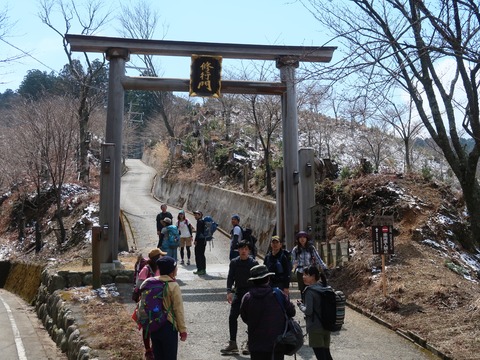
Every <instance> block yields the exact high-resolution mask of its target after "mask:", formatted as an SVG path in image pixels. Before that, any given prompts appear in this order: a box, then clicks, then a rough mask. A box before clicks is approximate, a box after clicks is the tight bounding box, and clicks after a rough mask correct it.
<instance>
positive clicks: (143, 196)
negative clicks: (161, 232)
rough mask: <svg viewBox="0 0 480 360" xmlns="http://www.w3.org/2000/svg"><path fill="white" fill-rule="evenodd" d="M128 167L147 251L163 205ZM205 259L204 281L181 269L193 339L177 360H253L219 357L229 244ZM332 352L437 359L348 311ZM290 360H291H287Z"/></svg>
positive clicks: (305, 354) (142, 170)
mask: <svg viewBox="0 0 480 360" xmlns="http://www.w3.org/2000/svg"><path fill="white" fill-rule="evenodd" d="M127 166H128V168H129V171H128V172H127V174H126V175H124V176H123V178H122V190H121V192H122V196H121V207H122V209H123V210H124V211H125V213H126V214H127V216H128V219H129V223H130V224H131V226H132V228H133V234H134V235H135V237H136V243H137V247H138V249H139V250H140V251H145V250H147V249H150V248H151V247H152V245H153V246H154V245H156V229H155V216H156V214H157V213H158V212H159V211H160V210H159V209H160V203H159V202H158V201H156V200H155V199H153V198H152V197H151V194H150V189H151V185H152V181H153V177H154V175H155V172H154V170H153V169H151V168H149V167H148V166H146V165H144V164H143V163H142V162H141V161H140V160H127ZM169 210H170V211H171V212H172V214H173V215H174V216H176V215H177V213H178V209H176V208H174V207H172V206H169ZM185 210H187V209H185ZM188 210H194V209H188ZM187 217H188V218H189V219H190V220H193V216H192V215H191V214H187ZM206 256H207V275H206V276H202V277H198V276H195V275H193V273H192V270H194V269H195V266H194V265H191V266H189V267H186V266H180V268H179V273H178V282H179V283H180V285H181V289H182V295H183V299H184V305H185V312H186V318H187V319H186V320H187V328H188V333H189V335H188V339H187V341H186V342H184V343H182V342H180V345H179V357H178V358H179V359H182V360H183V359H185V360H213V359H248V358H249V356H245V355H241V354H240V355H237V356H221V355H220V351H219V350H220V349H221V348H222V347H223V346H224V345H225V344H226V342H227V340H228V324H227V323H228V312H229V305H228V303H227V301H226V291H225V286H226V277H227V272H228V265H227V264H228V238H227V237H226V236H224V235H223V234H221V233H219V232H218V231H217V233H216V237H215V240H214V246H213V247H212V248H210V249H209V248H207V251H206ZM293 288H294V289H295V285H294V286H293ZM119 290H120V292H121V293H122V294H123V295H124V296H125V298H126V299H129V297H130V290H131V287H130V286H124V287H120V288H119ZM291 297H292V299H293V300H295V299H298V298H299V297H300V296H299V293H298V291H297V290H293V291H292V292H291ZM133 306H134V305H133V304H132V303H130V304H128V305H127V307H128V308H129V311H133ZM296 318H297V320H299V321H300V323H301V324H302V326H303V327H304V326H305V324H304V321H303V318H302V316H301V312H300V311H297V316H296ZM245 331H246V326H245V325H244V324H243V322H242V321H241V320H239V331H238V339H237V341H238V342H242V341H243V340H245V339H246V332H245ZM139 336H140V334H139ZM139 351H141V349H140V350H139ZM331 352H332V356H333V358H334V359H335V360H352V359H369V360H377V359H378V360H385V359H395V360H397V359H398V360H421V359H437V357H435V356H433V355H431V354H430V353H427V352H426V351H424V350H422V349H421V348H419V347H418V346H416V345H415V344H413V343H411V342H410V341H408V340H406V339H404V338H402V337H400V336H399V335H397V334H396V333H395V332H393V331H391V330H388V329H386V328H385V327H383V326H381V325H379V324H377V323H375V322H374V321H372V320H370V319H368V318H366V317H364V316H362V315H360V314H358V313H356V312H354V311H353V310H351V309H348V308H347V310H346V323H345V325H344V326H343V328H342V330H341V331H340V332H338V333H335V334H333V335H332V344H331ZM288 358H293V357H286V359H288ZM297 359H299V360H301V359H314V355H313V352H312V350H311V348H309V347H308V346H304V347H303V348H302V349H301V350H300V352H299V353H298V354H297Z"/></svg>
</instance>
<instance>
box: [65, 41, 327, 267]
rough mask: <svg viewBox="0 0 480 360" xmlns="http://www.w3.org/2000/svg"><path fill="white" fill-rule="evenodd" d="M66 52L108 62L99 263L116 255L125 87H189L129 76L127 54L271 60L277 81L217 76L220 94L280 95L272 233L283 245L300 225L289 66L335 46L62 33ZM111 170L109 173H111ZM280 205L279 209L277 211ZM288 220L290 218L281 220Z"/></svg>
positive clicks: (318, 58) (320, 58) (320, 57)
mask: <svg viewBox="0 0 480 360" xmlns="http://www.w3.org/2000/svg"><path fill="white" fill-rule="evenodd" d="M65 37H66V40H67V42H68V43H69V44H70V49H71V50H72V51H81V52H96V53H103V54H105V56H106V58H107V60H109V61H110V67H109V85H108V108H107V125H106V136H105V144H104V147H103V150H104V151H102V176H101V189H100V226H101V228H102V234H103V238H104V239H106V241H107V244H105V245H106V246H102V248H101V250H100V251H101V254H100V258H101V259H100V262H101V263H102V264H109V263H113V262H114V261H117V260H118V239H119V219H120V181H121V166H120V164H121V163H122V126H123V114H124V93H125V90H156V91H186V92H188V91H189V83H190V80H189V79H162V78H154V77H143V76H142V77H130V76H126V75H125V63H126V62H127V61H129V58H130V55H131V54H140V55H163V56H186V57H191V56H192V55H194V54H196V55H211V56H221V57H222V58H230V59H248V60H272V61H276V66H277V68H279V69H280V79H281V82H279V83H278V82H257V81H232V80H222V83H221V87H222V92H223V93H234V94H265V95H280V96H281V100H282V132H283V159H284V168H283V190H284V191H283V197H282V198H281V199H278V198H277V232H278V234H279V235H280V236H282V237H284V238H285V240H286V244H287V246H288V247H289V248H291V247H292V245H293V241H294V240H293V239H294V238H295V231H298V230H299V229H302V228H303V225H304V223H303V219H302V217H301V216H300V209H299V208H300V206H299V198H298V190H299V189H298V184H299V174H300V171H299V157H298V118H297V97H296V89H295V69H296V68H297V67H298V65H299V62H300V61H304V62H330V61H331V59H332V56H333V52H334V51H335V49H336V47H313V46H309V47H307V46H280V45H241V44H224V43H201V42H183V41H165V40H143V39H124V38H114V37H98V36H86V35H71V34H67V35H66V36H65ZM112 174H113V176H112ZM278 209H280V212H279V210H278ZM282 219H291V220H293V221H282Z"/></svg>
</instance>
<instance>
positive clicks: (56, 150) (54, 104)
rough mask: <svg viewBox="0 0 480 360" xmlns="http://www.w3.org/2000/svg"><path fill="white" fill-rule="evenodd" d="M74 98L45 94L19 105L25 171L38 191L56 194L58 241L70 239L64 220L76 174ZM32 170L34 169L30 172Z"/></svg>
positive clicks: (20, 151)
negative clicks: (66, 191) (66, 190)
mask: <svg viewBox="0 0 480 360" xmlns="http://www.w3.org/2000/svg"><path fill="white" fill-rule="evenodd" d="M74 103H75V102H74V101H73V100H72V99H67V98H63V97H59V98H55V97H50V98H44V99H42V100H41V101H39V102H35V103H33V102H28V103H25V105H24V106H23V107H21V108H20V109H19V113H18V117H19V120H20V122H21V125H20V126H19V127H18V128H17V129H16V130H17V131H16V132H15V133H16V136H17V138H18V140H19V144H20V146H19V149H18V150H19V154H20V158H21V159H22V163H23V166H24V172H25V174H29V176H31V179H32V181H33V182H34V183H35V185H36V188H37V193H38V194H40V192H41V191H42V190H45V186H47V184H48V186H49V187H50V186H51V190H52V192H53V194H54V198H55V208H56V210H55V214H54V218H55V220H56V221H57V224H58V226H59V231H60V236H59V237H58V243H59V244H61V243H63V242H64V241H65V239H66V230H65V226H64V224H63V210H64V209H63V204H62V188H63V185H64V183H65V180H66V179H67V178H69V176H72V175H73V174H74V172H75V171H74V152H75V144H76V134H77V131H76V128H77V123H78V121H77V114H76V110H75V108H74V107H73V106H72V104H74ZM30 172H31V173H30Z"/></svg>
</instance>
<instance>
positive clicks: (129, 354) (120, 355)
mask: <svg viewBox="0 0 480 360" xmlns="http://www.w3.org/2000/svg"><path fill="white" fill-rule="evenodd" d="M81 307H82V310H83V313H84V320H85V325H86V326H85V329H82V335H84V334H85V333H86V335H87V342H88V344H89V346H90V347H92V348H94V349H96V350H98V351H99V352H101V353H104V355H106V356H104V358H107V359H131V360H141V359H144V350H143V349H144V347H143V341H142V333H141V331H139V330H138V329H137V327H136V323H135V322H134V321H133V320H132V319H131V314H128V313H127V310H126V308H125V307H124V305H123V304H121V303H120V302H118V301H116V300H113V299H109V300H107V301H103V300H100V299H98V298H97V299H93V300H90V301H88V302H87V303H84V304H81ZM87 329H88V330H87ZM89 335H91V336H89ZM84 336H85V335H84ZM102 357H103V356H102Z"/></svg>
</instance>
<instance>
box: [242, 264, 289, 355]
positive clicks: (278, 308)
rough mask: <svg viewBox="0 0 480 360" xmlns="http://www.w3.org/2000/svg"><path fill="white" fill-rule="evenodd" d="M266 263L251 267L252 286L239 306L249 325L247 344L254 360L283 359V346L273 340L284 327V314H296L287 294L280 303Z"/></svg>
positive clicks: (243, 318) (243, 317)
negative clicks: (276, 344) (271, 284)
mask: <svg viewBox="0 0 480 360" xmlns="http://www.w3.org/2000/svg"><path fill="white" fill-rule="evenodd" d="M273 275H274V274H273V273H271V272H269V271H268V269H267V267H266V266H265V265H257V266H254V267H253V268H251V269H250V279H249V281H251V282H253V284H254V285H253V287H252V288H250V290H249V291H248V292H247V293H246V294H245V296H244V297H243V299H242V304H241V306H240V316H241V317H242V320H243V322H244V323H245V324H247V327H248V347H249V349H250V359H252V360H264V359H268V360H271V359H272V360H283V359H284V358H285V356H284V352H283V349H282V348H280V347H279V348H274V343H275V340H276V339H277V337H278V336H279V335H280V334H283V331H284V329H285V315H284V310H285V313H286V315H287V317H289V318H291V317H293V316H295V306H294V305H293V304H292V303H291V302H290V300H289V299H288V297H287V295H285V294H283V293H282V292H280V291H279V293H280V294H282V302H283V304H281V303H280V302H279V300H277V296H276V294H275V292H274V291H273V289H272V287H271V286H270V279H269V277H270V276H273Z"/></svg>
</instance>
